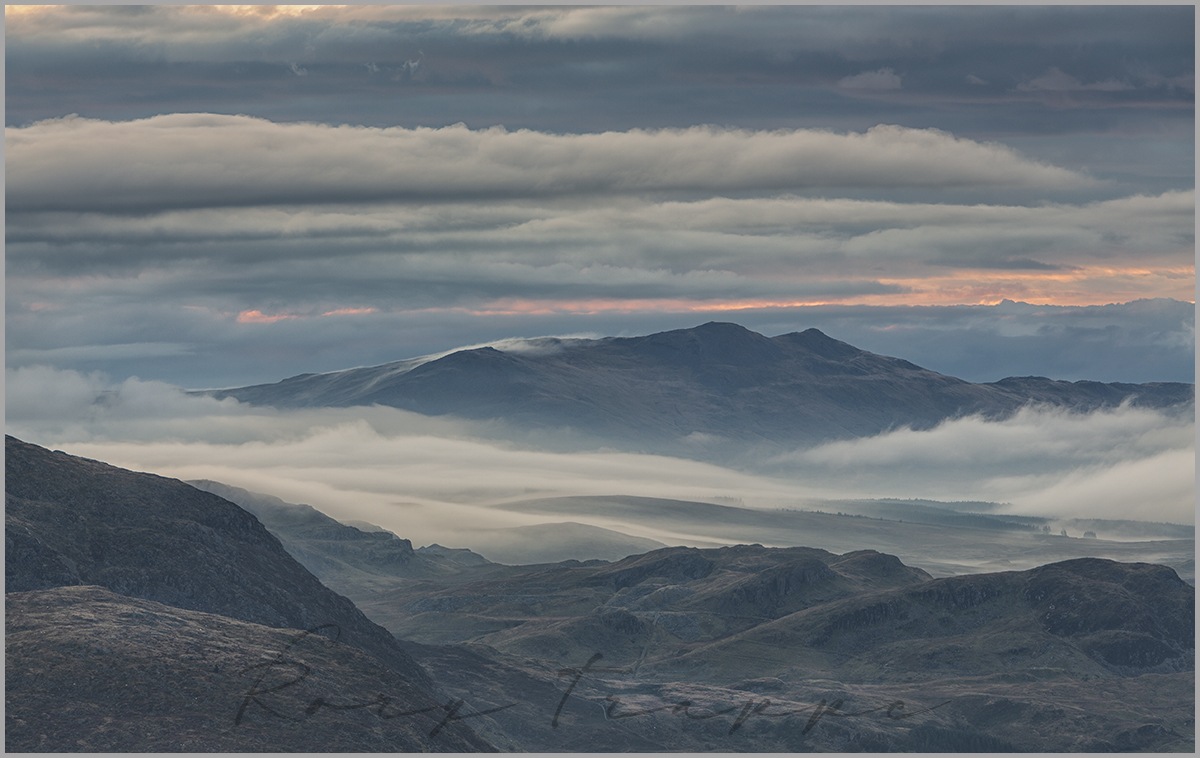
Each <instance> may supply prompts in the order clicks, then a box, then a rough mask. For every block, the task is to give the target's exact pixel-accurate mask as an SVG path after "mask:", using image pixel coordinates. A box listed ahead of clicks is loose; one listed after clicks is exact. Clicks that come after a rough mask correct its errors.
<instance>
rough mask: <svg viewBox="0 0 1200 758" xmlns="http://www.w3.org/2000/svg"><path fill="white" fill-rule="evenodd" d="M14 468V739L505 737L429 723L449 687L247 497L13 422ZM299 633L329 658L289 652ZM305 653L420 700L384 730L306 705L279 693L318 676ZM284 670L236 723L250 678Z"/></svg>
mask: <svg viewBox="0 0 1200 758" xmlns="http://www.w3.org/2000/svg"><path fill="white" fill-rule="evenodd" d="M4 486H5V526H4V543H5V556H4V557H5V591H6V596H5V599H6V609H7V611H6V635H5V687H6V689H5V698H6V700H5V702H6V717H7V722H6V731H5V747H6V749H8V750H10V751H27V750H45V751H76V750H88V751H124V750H139V751H142V750H147V751H148V750H156V749H178V750H184V749H206V750H222V751H243V750H262V749H271V748H270V746H272V745H275V744H278V745H279V746H281V747H280V749H293V750H317V749H320V750H357V749H364V747H365V746H368V745H369V746H372V747H374V748H375V749H385V750H443V751H445V750H448V751H464V750H470V751H475V750H491V749H494V748H493V747H492V745H491V744H490V743H488V742H487V741H486V740H483V739H481V738H480V737H478V736H477V735H476V734H475V733H474V732H473V731H472V730H471V729H470V727H469V726H468V723H469V722H467V723H464V722H463V721H462V720H458V721H450V722H448V723H447V724H446V725H445V726H444V727H443V728H442V729H440V730H438V733H437V734H435V735H433V736H431V735H430V732H432V731H433V730H434V729H435V728H436V727H437V726H438V724H439V723H440V722H441V720H442V719H443V718H445V716H446V711H445V710H444V709H443V708H442V706H443V704H445V703H446V702H448V700H447V699H446V698H445V697H444V693H442V692H440V691H439V690H438V689H437V687H436V685H435V684H434V682H433V680H432V679H431V678H430V676H429V674H428V673H427V672H426V671H425V670H424V669H423V668H422V667H421V666H420V665H419V664H418V663H417V662H416V661H415V660H413V658H412V656H411V655H410V654H409V653H407V652H405V651H404V650H403V649H402V648H401V647H400V645H399V644H398V643H397V641H396V640H395V638H394V637H393V636H392V635H390V634H389V633H388V632H387V631H385V630H384V629H382V628H381V627H379V626H378V625H377V624H375V623H373V622H371V621H370V620H368V619H367V618H366V617H365V616H364V615H363V614H362V612H361V611H359V610H358V609H357V608H356V607H355V606H354V604H353V603H351V602H350V601H349V600H347V599H346V598H344V597H342V596H340V595H337V594H335V593H334V592H333V591H331V590H329V589H328V588H326V587H325V586H324V585H322V584H321V582H320V581H319V580H317V578H316V577H315V576H313V575H312V574H311V573H310V572H309V571H308V570H307V569H305V568H304V567H303V566H301V565H300V564H299V563H297V562H296V560H295V559H294V558H292V557H291V556H290V555H288V554H287V552H285V551H284V549H283V548H282V547H281V546H280V544H279V541H278V540H277V539H276V538H275V537H273V536H272V535H271V534H270V533H269V532H268V531H267V530H266V528H265V527H263V525H262V524H261V523H259V521H258V520H257V519H255V518H254V516H252V515H251V514H249V513H247V512H246V511H245V510H243V509H241V508H239V507H238V506H236V505H234V504H233V503H230V502H228V501H226V500H223V499H221V498H219V497H217V496H216V495H212V494H210V493H207V492H202V491H200V490H197V489H195V488H194V487H190V486H188V485H186V484H184V483H183V482H180V481H178V480H174V479H166V478H163V477H159V476H154V475H151V474H141V473H135V472H132V471H126V470H123V469H120V468H116V467H114V466H109V465H107V464H104V463H100V462H97V461H91V460H87V459H84V458H77V457H75V456H70V455H67V454H65V453H61V452H51V451H49V450H46V449H45V448H41V447H38V446H36V445H30V444H27V443H24V442H21V441H20V440H17V439H15V438H13V437H8V436H6V438H5V480H4ZM318 628H319V632H317V633H314V634H311V635H307V636H306V637H303V638H301V637H300V635H303V633H304V632H305V631H306V630H310V629H318ZM296 639H302V640H303V642H304V645H305V649H306V650H308V649H310V648H311V649H312V650H319V651H320V652H321V658H320V660H319V665H318V663H317V662H313V661H308V662H307V663H306V664H304V665H303V666H299V667H298V666H297V665H295V664H292V663H284V661H290V660H292V659H294V658H297V657H298V655H297V651H296V650H294V649H289V648H288V644H289V641H291V640H296ZM335 640H336V641H335ZM297 644H298V643H297ZM181 651H182V652H183V653H186V655H182V656H181ZM306 655H307V653H306ZM305 660H307V659H305ZM272 661H274V662H275V664H273V665H268V666H266V667H265V668H264V667H263V664H264V662H265V663H268V664H270V663H271V662H272ZM210 665H211V666H212V667H213V668H212V670H211V671H209V668H208V667H209V666H210ZM306 668H308V669H312V670H313V671H314V672H316V671H317V670H318V669H319V670H320V673H319V674H317V673H313V674H312V677H310V678H311V679H312V682H307V681H306V688H307V687H308V686H309V685H310V684H313V683H316V682H317V681H320V682H322V683H323V684H324V685H326V687H325V688H321V687H317V688H315V689H312V690H311V691H313V692H329V693H331V695H329V696H328V697H330V700H333V696H334V694H341V693H345V692H349V693H360V692H361V693H364V694H365V695H366V696H367V697H368V698H371V697H375V695H376V694H378V692H380V691H382V692H383V693H386V695H387V697H388V698H389V702H388V707H387V712H389V713H397V712H407V711H421V712H420V713H417V714H414V715H412V716H407V717H404V718H396V719H394V720H389V721H386V722H371V723H369V724H367V725H366V726H365V727H363V728H367V729H371V730H373V731H374V734H373V736H369V737H368V736H366V735H362V734H359V733H357V732H356V731H355V729H352V728H349V727H347V726H345V724H344V723H339V722H341V721H344V719H316V718H314V719H305V706H304V704H303V703H301V704H300V705H299V706H297V704H296V703H295V702H292V703H290V704H288V706H283V705H277V701H276V700H272V698H275V697H282V698H284V699H286V700H294V699H295V696H296V695H299V694H301V693H302V692H305V691H307V690H306V689H304V688H300V687H298V686H296V687H288V686H287V685H286V684H285V683H286V682H287V681H288V680H289V678H295V677H297V676H299V673H298V672H300V673H303V671H304V670H305V669H306ZM368 672H369V673H371V674H372V677H371V678H367V679H361V677H360V675H361V674H363V673H368ZM199 674H203V678H202V680H197V679H196V677H197V676H198V675H199ZM260 674H263V675H265V678H263V679H261V680H260V679H259V675H260ZM385 684H386V686H384V685H385ZM285 687H286V688H287V689H288V691H287V692H286V693H284V694H280V695H276V693H275V692H274V691H272V692H270V693H265V692H264V694H263V695H262V696H261V697H258V698H256V699H255V700H254V702H252V703H251V704H250V705H249V706H248V708H247V711H246V712H245V713H244V714H243V715H244V717H245V718H244V719H243V720H242V723H235V721H236V718H237V715H238V713H239V707H240V705H241V704H242V702H243V701H244V698H245V696H246V693H248V692H251V691H253V690H255V689H257V690H260V691H266V690H272V688H279V689H283V688H285ZM380 687H383V689H382V690H380ZM363 688H365V689H363ZM239 693H240V694H239ZM181 698H182V699H181ZM259 701H261V703H260V702H259ZM339 702H346V701H339ZM351 702H353V701H351ZM176 708H178V709H180V710H179V711H178V712H176V711H175V709H176ZM164 709H166V711H170V712H171V713H170V714H168V713H166V711H164ZM274 711H278V712H279V713H283V714H284V716H286V718H284V717H278V716H275V715H273V712H274ZM467 712H468V711H467V710H463V711H462V713H467ZM332 713H334V711H330V714H332ZM171 714H173V715H171ZM168 716H169V717H168ZM292 718H296V719H299V721H298V722H292V721H291V719H292ZM385 723H386V724H387V725H388V726H387V727H386V728H381V725H382V724H385ZM296 724H299V725H298V726H297V725H296ZM360 726H361V725H360ZM176 727H179V729H180V730H181V731H176ZM281 730H282V731H281ZM175 735H177V736H178V737H179V739H180V742H179V743H178V744H179V747H177V748H170V747H168V746H170V745H172V744H175V743H173V742H172V738H173V736H175ZM288 735H290V736H288ZM185 745H186V746H190V747H185ZM284 746H286V747H284Z"/></svg>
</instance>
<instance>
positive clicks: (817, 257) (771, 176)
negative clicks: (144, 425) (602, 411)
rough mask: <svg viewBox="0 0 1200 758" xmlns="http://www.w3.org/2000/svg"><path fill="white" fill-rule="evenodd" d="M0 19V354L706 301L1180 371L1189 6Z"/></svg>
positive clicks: (1108, 367)
mask: <svg viewBox="0 0 1200 758" xmlns="http://www.w3.org/2000/svg"><path fill="white" fill-rule="evenodd" d="M5 20H6V30H5V41H6V58H5V65H6V98H5V105H6V110H5V124H6V131H5V150H6V154H5V168H6V189H7V194H6V212H7V216H6V221H7V228H6V243H7V245H6V328H5V334H6V365H7V366H8V367H10V368H15V367H21V366H34V365H45V366H52V367H56V368H59V369H62V370H77V371H83V372H92V371H102V372H104V373H105V374H106V375H107V376H109V377H110V378H111V379H112V380H113V381H116V382H120V381H123V380H125V379H127V378H129V377H131V376H137V377H139V378H141V379H144V380H160V381H165V382H168V383H172V384H177V385H180V386H185V387H190V388H206V387H228V386H238V385H244V384H251V383H262V382H271V381H278V380H280V379H283V378H285V377H288V376H293V375H295V374H299V373H305V372H318V371H330V370H337V369H341V368H347V367H351V366H362V365H374V364H378V363H383V362H387V361H392V360H398V359H402V358H409V357H414V356H418V355H424V354H429V353H435V352H441V351H444V350H449V349H453V348H455V347H459V346H463V345H473V344H480V343H483V342H487V341H490V340H498V339H504V338H509V337H535V336H543V335H584V336H593V337H595V336H606V335H637V334H648V333H652V332H655V331H661V330H664V329H672V328H685V327H690V326H696V325H698V324H701V323H704V322H707V321H732V322H736V323H740V324H742V325H744V326H747V327H749V328H751V329H755V330H758V331H761V332H763V333H765V334H768V335H770V336H774V335H775V334H781V333H785V332H789V331H796V330H802V329H805V328H809V327H817V328H820V329H822V330H824V331H826V332H827V333H829V334H830V335H831V336H833V337H835V338H838V339H842V340H845V341H847V342H850V343H852V344H855V345H856V346H858V347H862V348H864V349H868V350H872V351H874V352H878V353H883V354H887V355H897V356H900V357H904V358H906V359H908V360H910V361H913V362H916V363H918V364H919V365H922V366H926V367H928V368H931V369H934V370H937V371H942V372H944V373H949V374H952V375H955V376H960V377H962V378H965V379H969V380H972V381H995V380H998V379H1000V378H1003V377H1005V376H1010V375H1031V374H1032V375H1044V376H1050V377H1052V378H1058V379H1070V380H1078V379H1095V380H1102V381H1132V382H1142V381H1189V382H1190V381H1193V380H1194V333H1195V332H1194V324H1195V318H1194V308H1193V307H1192V303H1193V301H1194V292H1195V273H1194V271H1195V266H1194V216H1195V198H1194V183H1195V180H1194V165H1195V159H1194V115H1193V111H1194V85H1195V82H1194V50H1195V43H1194V27H1195V20H1194V9H1193V8H1192V7H1191V6H1157V7H1136V6H1134V7H1087V6H1074V7H1073V6H1058V7H1053V8H1037V7H1025V6H1012V7H1003V6H993V7H969V6H968V7H939V6H925V7H892V6H876V7H868V8H863V7H858V8H839V7H804V6H792V7H772V6H763V7H755V8H740V9H735V8H727V7H718V6H676V7H640V6H617V7H596V8H590V7H536V6H535V7H520V8H517V7H504V6H485V7H478V8H470V7H445V6H409V7H396V6H371V7H367V6H363V7H355V6H351V7H325V6H281V7H278V8H274V7H251V6H224V7H212V6H197V7H173V6H159V7H138V6H90V7H88V6H78V7H42V6H32V7H17V8H13V7H9V8H8V9H7V10H6V17H5ZM1006 300H1007V301H1010V302H1008V303H1005V301H1006ZM1022 303H1024V304H1031V305H1034V306H1038V307H1037V308H1026V307H1023V306H1022V305H1019V304H1022Z"/></svg>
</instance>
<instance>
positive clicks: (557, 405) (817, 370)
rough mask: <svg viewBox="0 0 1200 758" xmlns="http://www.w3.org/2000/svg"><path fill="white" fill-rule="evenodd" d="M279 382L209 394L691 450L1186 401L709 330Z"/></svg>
mask: <svg viewBox="0 0 1200 758" xmlns="http://www.w3.org/2000/svg"><path fill="white" fill-rule="evenodd" d="M504 348H505V349H503V350H498V349H496V348H494V347H481V348H476V349H470V350H460V351H457V352H453V353H450V354H447V355H443V356H441V357H436V358H430V359H410V360H405V361H398V362H394V363H388V364H384V365H382V366H374V367H369V368H355V369H348V370H345V371H337V372H334V373H327V374H303V375H300V376H296V377H292V378H290V379H285V380H283V381H281V382H278V383H276V384H264V385H256V386H251V387H241V388H234V389H223V390H210V391H206V393H207V394H210V395H212V396H214V397H217V398H226V397H232V398H236V399H237V400H239V401H242V402H246V403H251V404H256V405H270V406H276V407H313V406H333V407H347V406H356V405H371V404H380V405H385V406H391V407H395V408H402V409H404V410H408V411H413V412H416V413H421V414H426V415H434V416H440V415H453V416H459V417H463V418H469V419H501V420H503V421H506V422H509V423H510V424H512V425H515V426H517V427H521V428H535V429H560V430H562V429H565V430H570V431H571V432H574V433H578V434H582V435H585V436H588V437H591V438H598V439H602V440H608V441H617V442H619V443H620V444H622V445H623V446H625V447H630V446H634V447H636V446H638V445H642V446H650V447H654V448H656V449H660V450H662V449H664V447H665V449H668V450H671V451H675V450H677V449H683V450H687V449H694V448H695V447H696V445H700V446H701V447H703V445H704V444H706V443H715V444H719V443H720V442H721V441H723V440H729V441H737V442H739V443H746V442H750V443H768V444H775V443H783V444H809V443H815V442H820V441H825V440H831V439H845V438H852V437H861V436H868V435H874V434H878V433H880V432H883V431H886V430H888V429H893V428H898V427H912V428H915V429H927V428H931V427H933V426H935V425H936V424H938V423H939V422H941V421H944V420H946V419H949V418H955V417H960V416H966V415H971V414H982V415H984V416H987V417H990V418H1001V417H1005V416H1007V415H1009V414H1012V413H1013V412H1015V411H1016V410H1017V409H1019V408H1021V407H1022V406H1024V405H1026V404H1029V403H1044V404H1049V405H1052V406H1056V407H1065V408H1071V409H1076V410H1081V411H1084V410H1093V409H1096V408H1100V407H1105V406H1116V405H1119V404H1120V403H1122V402H1125V401H1130V402H1132V403H1134V404H1136V405H1140V406H1145V407H1153V408H1167V407H1172V406H1179V405H1183V404H1187V403H1190V402H1193V400H1194V397H1195V390H1194V386H1193V385H1190V384H1181V383H1169V382H1166V383H1149V384H1119V383H1117V384H1104V383H1100V382H1088V381H1080V382H1065V381H1055V380H1052V379H1047V378H1044V377H1011V378H1008V379H1002V380H1000V381H997V382H992V383H988V384H973V383H971V382H966V381H963V380H961V379H956V378H954V377H951V376H945V375H943V374H939V373H936V372H934V371H930V370H928V369H924V368H921V367H920V366H916V365H914V364H912V363H909V362H908V361H905V360H901V359H899V358H889V357H887V356H882V355H876V354H874V353H870V352H867V351H865V350H859V349H858V348H856V347H854V346H852V345H849V344H846V343H845V342H839V341H838V340H835V339H832V338H830V337H828V336H826V335H825V334H823V333H822V332H820V331H818V330H816V329H808V330H806V331H803V332H797V333H791V334H783V335H780V336H778V337H765V336H763V335H761V334H758V333H756V332H752V331H750V330H748V329H745V328H744V327H741V326H738V325H737V324H729V323H716V322H713V323H708V324H704V325H702V326H698V327H695V328H693V329H679V330H675V331H669V332H661V333H658V334H651V335H649V336H645V337H629V338H623V337H608V338H604V339H596V340H586V339H555V338H541V339H537V340H528V341H524V342H518V341H509V342H507V343H505V344H504Z"/></svg>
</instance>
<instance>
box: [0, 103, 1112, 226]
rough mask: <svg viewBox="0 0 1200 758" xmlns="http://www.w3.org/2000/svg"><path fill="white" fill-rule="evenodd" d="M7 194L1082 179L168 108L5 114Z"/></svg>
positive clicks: (75, 206) (356, 197) (847, 138)
mask: <svg viewBox="0 0 1200 758" xmlns="http://www.w3.org/2000/svg"><path fill="white" fill-rule="evenodd" d="M5 148H6V169H7V175H8V180H7V181H8V189H9V193H8V198H9V199H8V208H9V210H10V211H22V210H96V211H110V212H111V211H115V212H140V211H146V210H159V209H167V208H185V207H217V206H243V205H266V204H308V203H328V202H370V201H383V200H390V201H406V200H407V201H429V200H436V199H439V198H441V199H471V198H486V197H497V196H504V197H510V198H511V197H522V196H526V197H545V196H561V195H564V194H567V195H569V194H593V193H645V192H664V191H667V192H669V191H685V192H687V191H700V192H712V193H725V192H745V191H779V190H800V189H806V188H818V187H829V188H838V187H842V188H875V189H880V188H977V187H1002V188H1026V189H1036V190H1038V191H1045V190H1055V189H1069V188H1077V187H1081V186H1087V185H1088V184H1090V183H1091V181H1090V180H1089V178H1087V177H1085V176H1083V175H1081V174H1078V173H1075V172H1072V171H1068V170H1066V169H1062V168H1058V167H1055V166H1050V165H1046V164H1043V163H1038V162H1035V161H1031V160H1029V159H1027V158H1024V157H1022V156H1021V155H1019V154H1018V153H1017V152H1015V151H1014V150H1012V149H1011V148H1008V147H1005V146H1003V145H999V144H993V143H981V142H975V141H971V140H967V139H960V138H956V137H955V136H954V135H952V134H949V133H947V132H943V131H940V130H935V129H908V128H904V127H899V126H885V125H880V126H876V127H873V128H871V129H869V130H867V131H866V132H865V133H854V132H851V133H835V132H831V131H824V130H800V129H798V130H777V131H749V130H742V129H721V128H715V127H708V126H697V127H692V128H688V129H660V130H643V129H634V130H630V131H624V132H604V133H600V134H552V133H546V132H537V131H530V130H518V131H509V130H506V129H505V128H504V127H502V126H497V127H492V128H489V129H479V130H472V129H468V128H467V127H465V126H463V125H461V124H460V125H454V126H448V127H443V128H437V129H433V128H415V129H406V128H387V129H377V128H364V127H355V126H327V125H319V124H310V123H292V124H280V123H273V122H271V121H267V120H264V119H259V118H251V117H248V116H224V115H214V114H173V115H166V116H157V117H154V118H149V119H143V120H139V121H131V122H109V121H100V120H92V119H84V118H78V117H67V118H62V119H53V120H49V121H42V122H38V123H35V124H32V125H30V126H28V127H23V128H10V129H8V130H6V135H5Z"/></svg>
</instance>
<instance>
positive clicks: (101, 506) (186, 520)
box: [4, 437, 489, 749]
mask: <svg viewBox="0 0 1200 758" xmlns="http://www.w3.org/2000/svg"><path fill="white" fill-rule="evenodd" d="M5 506H6V507H5V532H4V534H5V585H6V586H5V589H6V592H8V593H13V592H30V591H34V592H36V591H45V590H52V589H54V588H60V587H78V586H85V585H94V586H99V587H103V588H106V589H108V590H110V591H112V592H114V593H117V594H119V595H123V596H125V597H128V598H138V599H142V600H149V601H154V602H157V603H161V604H163V605H166V606H170V607H172V608H175V609H180V610H186V611H198V612H203V613H208V614H216V615H219V616H223V617H227V618H230V619H237V620H239V621H243V622H249V623H251V624H257V625H262V626H263V627H272V628H276V629H288V630H293V631H292V632H291V634H293V635H294V634H295V633H296V632H295V631H294V630H307V629H312V628H316V627H323V628H324V631H323V634H326V635H334V636H337V637H338V639H339V640H340V642H341V643H342V644H343V646H348V647H353V648H358V649H361V650H362V651H364V654H370V655H371V656H373V657H374V658H375V660H376V661H377V665H379V666H381V667H386V668H387V669H390V670H391V672H392V673H393V674H394V676H396V677H399V678H400V679H402V680H403V681H405V682H408V683H410V685H411V687H412V689H411V692H409V695H411V697H409V696H405V698H404V699H403V700H404V702H407V703H409V704H411V705H414V706H417V707H423V706H426V705H436V704H437V703H438V700H439V698H440V697H441V695H440V693H438V692H437V691H436V687H435V685H434V683H433V681H432V679H431V678H430V677H429V675H428V673H427V672H426V671H425V670H424V669H423V668H422V667H421V666H420V665H419V664H418V663H417V662H416V661H414V660H413V659H412V657H411V656H410V655H409V654H408V653H406V652H405V651H404V650H403V649H401V648H400V646H399V645H398V644H397V642H396V640H395V639H394V638H393V637H392V635H390V634H389V633H388V632H387V631H386V630H384V629H383V628H382V627H380V626H378V625H377V624H374V623H373V622H371V621H370V620H368V619H367V618H366V617H365V616H364V615H363V614H362V612H361V611H359V610H358V609H357V608H356V607H355V606H354V605H353V603H351V602H350V601H349V600H347V599H346V598H344V597H342V596H340V595H338V594H336V593H334V592H333V591H331V590H329V589H328V588H326V587H325V586H324V585H322V584H321V583H320V581H318V580H317V578H316V577H315V576H313V575H312V574H311V573H310V572H309V571H307V570H306V569H305V568H304V567H303V566H301V565H300V564H299V563H297V562H296V560H295V559H294V558H292V557H291V556H290V555H288V554H287V552H285V551H284V549H283V547H282V546H281V545H280V543H279V540H277V539H276V538H275V537H273V536H272V535H271V534H270V533H269V532H268V531H267V529H266V528H265V527H264V526H263V525H262V524H261V523H259V521H258V520H257V519H255V518H254V516H252V515H251V514H249V513H247V512H246V511H244V510H242V509H241V508H239V507H238V506H236V505H234V504H233V503H230V502H228V501H226V500H223V499H221V498H220V497H217V496H216V495H212V494H210V493H207V492H201V491H200V490H197V489H195V488H194V487H190V486H188V485H186V484H184V483H183V482H180V481H177V480H174V479H166V478H163V477H159V476H154V475H151V474H142V473H136V472H132V471H126V470H123V469H119V468H116V467H114V466H109V465H107V464H104V463H100V462H97V461H91V460H87V459H83V458H77V457H74V456H70V455H67V454H65V453H61V452H51V451H49V450H46V449H44V448H41V447H38V446H36V445H30V444H28V443H24V442H21V441H20V440H17V439H15V438H13V437H6V438H5ZM81 613H83V615H84V616H86V615H87V613H88V612H81ZM47 618H48V617H47ZM46 623H47V624H51V622H50V621H46ZM334 629H336V630H337V631H336V634H335V632H334ZM33 639H37V635H36V634H34V635H33ZM31 650H32V649H31ZM88 651H89V649H88V648H86V647H85V648H83V652H85V653H86V654H88V655H90V654H92V653H91V652H88ZM93 652H94V651H93ZM97 654H98V653H97ZM30 656H31V657H26V656H17V657H13V656H10V657H9V659H8V660H9V667H8V669H7V672H8V674H9V678H8V683H9V686H8V689H7V690H6V695H7V697H8V698H9V699H10V700H14V701H19V700H20V699H21V698H22V697H24V696H25V694H27V693H22V692H20V691H17V690H14V687H15V686H16V685H15V684H14V683H15V682H20V681H34V680H30V679H28V678H25V679H22V678H21V676H20V674H21V672H22V671H24V672H28V671H30V670H33V668H34V667H36V665H37V660H38V658H37V656H36V655H33V654H32V653H31V654H30ZM95 683H96V684H97V686H107V685H105V684H104V683H103V682H100V681H99V680H96V682H95ZM119 715H120V714H119V712H117V711H113V712H111V713H110V714H109V716H110V717H111V718H117V717H118V716H119ZM93 726H94V728H96V729H103V728H104V726H103V722H97V723H95V724H93ZM31 728H32V729H43V726H37V725H35V726H33V727H31ZM43 731H44V729H43ZM81 736H82V735H81ZM453 742H454V744H456V745H457V746H458V747H459V748H461V749H488V747H489V745H488V743H487V742H486V741H484V740H481V739H479V738H478V737H477V736H475V735H474V734H473V733H472V732H471V730H470V729H469V727H466V726H461V725H460V728H459V729H458V730H457V732H456V736H455V737H454V740H453ZM429 744H430V746H431V747H432V742H430V743H429ZM439 744H440V743H439Z"/></svg>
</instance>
